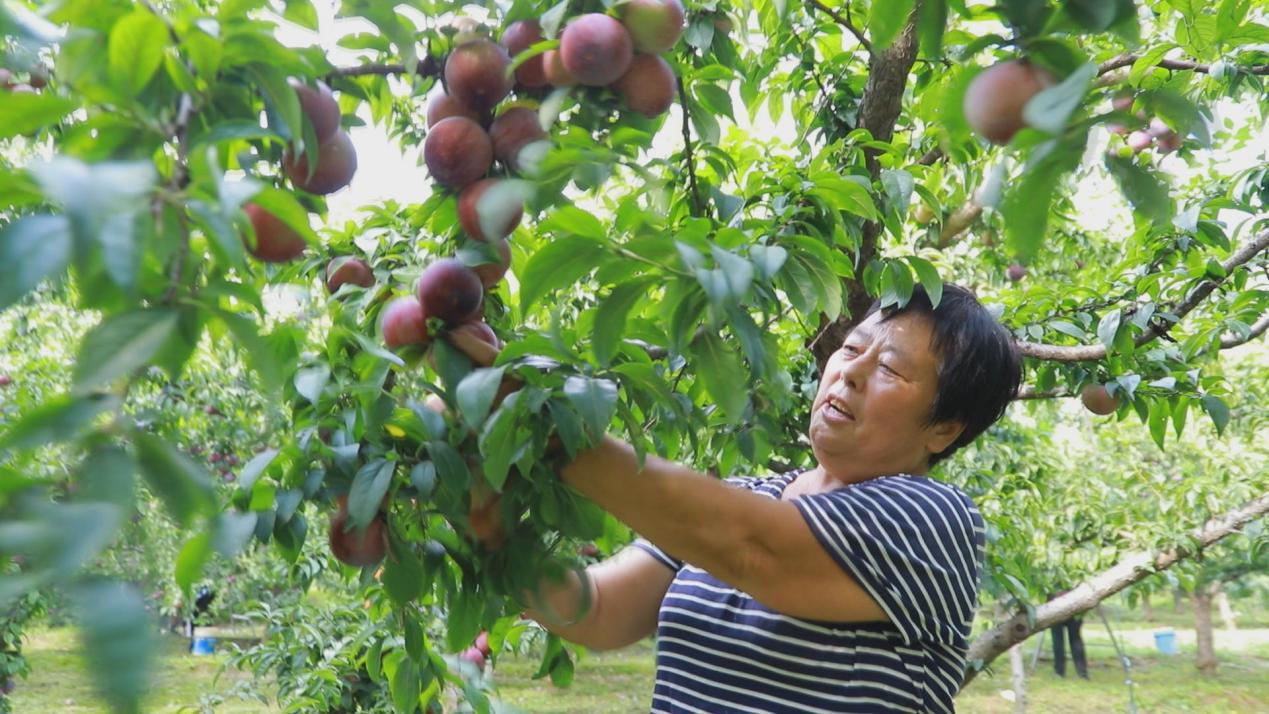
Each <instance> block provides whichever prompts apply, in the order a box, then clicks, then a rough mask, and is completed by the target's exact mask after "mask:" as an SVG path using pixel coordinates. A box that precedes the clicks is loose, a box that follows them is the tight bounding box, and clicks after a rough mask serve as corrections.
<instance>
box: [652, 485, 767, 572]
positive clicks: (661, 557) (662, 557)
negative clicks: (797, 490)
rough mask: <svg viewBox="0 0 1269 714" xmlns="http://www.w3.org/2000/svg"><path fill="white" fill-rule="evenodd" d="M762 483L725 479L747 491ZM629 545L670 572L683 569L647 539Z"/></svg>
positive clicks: (677, 561)
mask: <svg viewBox="0 0 1269 714" xmlns="http://www.w3.org/2000/svg"><path fill="white" fill-rule="evenodd" d="M762 481H763V479H762V478H760V477H757V476H732V477H731V478H728V479H726V482H727V483H729V484H731V485H732V486H738V487H740V488H743V489H746V490H749V491H752V490H753V488H754V486H755V485H757V484H760V483H761V482H762ZM631 545H633V546H634V547H636V548H638V549H639V550H642V551H644V552H646V553H647V554H648V555H651V556H652V557H653V558H656V559H657V560H658V561H660V562H661V564H662V565H664V566H665V567H667V568H669V569H670V570H673V571H675V572H678V571H679V570H681V569H682V568H683V561H681V560H679V559H678V558H675V557H674V556H672V555H670V554H669V553H667V552H665V551H664V550H662V549H661V548H659V547H657V546H656V545H654V544H653V543H652V542H651V541H649V540H648V539H647V538H636V539H635V540H634V542H633V543H631Z"/></svg>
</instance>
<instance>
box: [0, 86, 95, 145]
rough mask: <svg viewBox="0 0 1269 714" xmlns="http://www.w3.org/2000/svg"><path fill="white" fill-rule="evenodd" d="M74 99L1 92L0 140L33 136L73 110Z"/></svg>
mask: <svg viewBox="0 0 1269 714" xmlns="http://www.w3.org/2000/svg"><path fill="white" fill-rule="evenodd" d="M77 106H79V105H78V104H77V103H76V102H75V101H74V100H73V99H68V98H66V97H61V96H58V95H56V94H53V93H52V92H41V93H39V94H32V93H29V92H9V91H4V92H0V139H10V138H13V137H15V136H22V135H26V134H33V133H35V132H37V131H39V130H40V129H43V128H44V127H46V126H49V125H50V124H53V123H55V122H57V121H59V120H61V119H62V117H65V116H66V115H67V114H70V113H71V112H73V111H75V108H76V107H77Z"/></svg>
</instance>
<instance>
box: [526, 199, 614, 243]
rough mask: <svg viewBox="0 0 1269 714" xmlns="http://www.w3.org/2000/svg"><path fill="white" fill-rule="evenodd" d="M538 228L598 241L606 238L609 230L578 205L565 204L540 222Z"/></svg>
mask: <svg viewBox="0 0 1269 714" xmlns="http://www.w3.org/2000/svg"><path fill="white" fill-rule="evenodd" d="M538 230H540V231H544V232H550V233H565V234H571V235H576V236H581V237H583V238H590V239H592V240H596V241H602V240H605V239H606V238H607V237H608V231H607V229H605V228H604V224H603V223H602V222H600V220H599V219H598V218H596V217H595V215H594V214H593V213H588V212H587V211H583V210H582V209H580V208H578V207H576V206H563V207H561V208H558V209H556V210H555V211H554V212H553V213H551V215H549V216H547V217H546V220H544V221H542V222H541V223H540V224H538Z"/></svg>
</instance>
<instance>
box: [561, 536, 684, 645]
mask: <svg viewBox="0 0 1269 714" xmlns="http://www.w3.org/2000/svg"><path fill="white" fill-rule="evenodd" d="M588 572H589V573H590V575H591V579H592V581H593V582H594V584H595V590H596V592H597V597H596V601H595V602H596V605H595V609H594V611H593V612H592V613H591V617H588V618H586V619H587V620H590V621H591V622H592V623H593V624H592V625H591V627H588V628H586V629H587V630H590V632H588V633H587V634H588V635H589V637H587V639H589V640H591V641H590V642H589V643H585V642H584V643H582V644H586V645H587V646H588V647H591V648H593V649H599V650H607V649H617V648H619V647H626V646H627V645H632V644H634V643H636V642H638V641H640V640H642V639H645V638H647V637H649V636H651V635H652V634H653V633H654V632H656V628H657V613H658V612H659V611H660V610H661V601H662V600H663V599H665V593H666V591H667V590H669V589H670V583H671V582H672V581H673V580H674V571H673V570H670V569H669V568H667V567H666V566H665V564H664V563H661V562H660V561H658V560H657V559H656V558H654V557H652V555H650V554H649V553H647V552H646V551H644V550H642V549H640V548H636V547H634V546H627V547H626V548H624V549H622V550H621V551H620V552H618V553H617V554H616V555H614V556H613V557H611V558H609V559H608V560H605V561H604V562H602V563H599V564H597V565H592V566H591V567H590V568H589V569H588Z"/></svg>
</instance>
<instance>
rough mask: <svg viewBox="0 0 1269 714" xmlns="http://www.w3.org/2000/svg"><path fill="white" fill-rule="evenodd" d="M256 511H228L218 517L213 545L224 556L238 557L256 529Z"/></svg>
mask: <svg viewBox="0 0 1269 714" xmlns="http://www.w3.org/2000/svg"><path fill="white" fill-rule="evenodd" d="M256 518H257V514H255V513H240V512H238V511H226V512H225V513H222V514H220V515H219V516H217V517H216V526H215V530H214V535H213V536H212V547H213V548H214V549H215V550H216V552H217V553H220V555H221V557H224V558H236V557H238V554H239V553H241V552H242V549H243V548H246V547H247V542H248V541H250V540H251V535H252V534H253V533H254V532H255V529H256Z"/></svg>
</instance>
